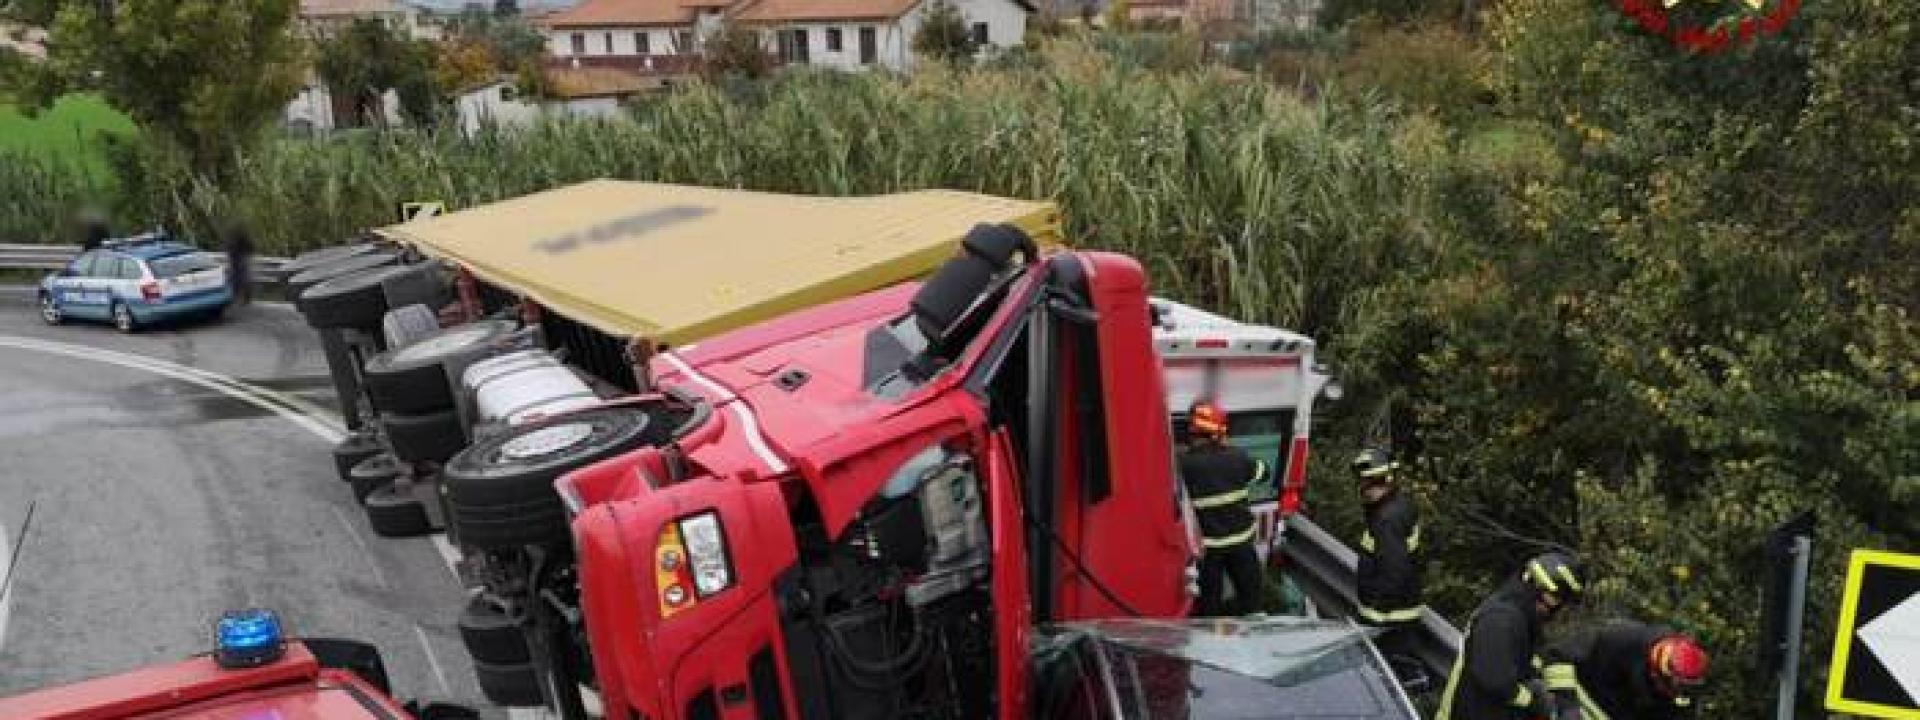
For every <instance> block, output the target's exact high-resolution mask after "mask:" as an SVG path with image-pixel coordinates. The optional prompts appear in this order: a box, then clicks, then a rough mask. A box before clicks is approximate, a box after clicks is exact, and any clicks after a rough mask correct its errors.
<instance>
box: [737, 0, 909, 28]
mask: <svg viewBox="0 0 1920 720" xmlns="http://www.w3.org/2000/svg"><path fill="white" fill-rule="evenodd" d="M918 4H920V0H743V2H741V3H740V4H739V5H737V6H736V8H737V9H736V10H734V12H733V19H734V20H738V21H740V22H748V23H781V22H796V21H804V20H892V19H894V18H897V17H900V16H901V15H905V14H906V13H907V11H908V10H912V9H913V6H915V5H918Z"/></svg>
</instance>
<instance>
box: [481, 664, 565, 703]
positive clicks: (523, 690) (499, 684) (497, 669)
mask: <svg viewBox="0 0 1920 720" xmlns="http://www.w3.org/2000/svg"><path fill="white" fill-rule="evenodd" d="M473 676H474V679H476V680H478V681H480V694H482V695H485V696H487V699H488V700H490V701H492V702H493V704H495V705H501V706H505V707H540V706H543V705H545V704H546V703H547V701H546V699H545V698H543V697H542V696H541V695H540V673H538V672H536V671H535V670H534V668H533V663H518V664H514V665H494V664H491V663H483V662H475V663H474V664H473Z"/></svg>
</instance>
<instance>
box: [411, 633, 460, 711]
mask: <svg viewBox="0 0 1920 720" xmlns="http://www.w3.org/2000/svg"><path fill="white" fill-rule="evenodd" d="M413 636H414V638H416V639H418V640H419V641H420V649H421V651H423V652H425V653H426V654H427V667H429V668H432V669H433V679H434V681H435V682H438V683H440V692H441V693H442V694H444V695H448V696H451V695H453V686H452V685H450V684H448V683H447V671H446V670H443V669H441V668H440V656H438V655H435V654H433V643H430V642H427V631H426V629H425V628H422V627H420V623H414V624H413Z"/></svg>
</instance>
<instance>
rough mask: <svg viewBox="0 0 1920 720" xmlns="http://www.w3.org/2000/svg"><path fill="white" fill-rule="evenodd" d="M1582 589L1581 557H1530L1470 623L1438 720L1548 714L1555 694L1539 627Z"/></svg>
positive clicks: (1493, 719) (1487, 719)
mask: <svg viewBox="0 0 1920 720" xmlns="http://www.w3.org/2000/svg"><path fill="white" fill-rule="evenodd" d="M1585 587H1586V578H1585V576H1584V575H1583V573H1582V572H1581V570H1580V567H1579V565H1578V562H1577V561H1576V560H1574V559H1573V558H1572V557H1569V556H1567V555H1564V554H1561V553H1548V554H1545V555H1541V556H1539V557H1536V558H1534V559H1532V560H1529V561H1527V564H1526V566H1525V567H1524V568H1522V569H1521V571H1520V573H1519V574H1517V575H1515V576H1513V577H1511V578H1508V579H1507V581H1506V582H1505V583H1503V584H1501V586H1500V588H1499V589H1497V590H1495V591H1494V592H1493V595H1491V596H1489V597H1488V598H1487V599H1486V601H1485V602H1482V603H1480V608H1479V609H1477V610H1475V611H1474V612H1473V619H1472V620H1470V621H1469V622H1468V623H1467V635H1466V638H1464V639H1463V640H1462V641H1461V649H1460V657H1459V658H1458V659H1456V660H1454V663H1453V673H1452V675H1451V676H1450V677H1448V678H1447V689H1446V692H1445V693H1443V694H1442V695H1441V698H1440V714H1439V715H1437V716H1435V720H1521V719H1529V720H1530V719H1532V718H1553V717H1555V716H1556V715H1557V709H1556V698H1555V697H1554V696H1553V694H1552V693H1550V692H1548V689H1547V686H1546V682H1545V680H1544V679H1543V678H1542V676H1541V674H1540V668H1541V662H1540V658H1539V656H1538V655H1536V654H1535V653H1536V652H1538V651H1539V647H1540V632H1541V626H1542V625H1544V624H1545V623H1546V622H1547V621H1549V620H1552V619H1553V616H1554V615H1555V614H1556V613H1558V612H1559V611H1560V609H1561V608H1562V607H1565V606H1566V605H1567V604H1568V603H1572V602H1576V601H1578V600H1579V598H1580V594H1581V592H1582V591H1583V589H1584V588H1585Z"/></svg>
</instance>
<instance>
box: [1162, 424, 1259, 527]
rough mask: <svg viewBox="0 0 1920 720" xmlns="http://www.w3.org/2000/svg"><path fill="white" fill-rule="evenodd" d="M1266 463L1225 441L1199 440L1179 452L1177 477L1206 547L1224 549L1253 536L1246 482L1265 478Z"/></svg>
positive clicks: (1251, 515)
mask: <svg viewBox="0 0 1920 720" xmlns="http://www.w3.org/2000/svg"><path fill="white" fill-rule="evenodd" d="M1266 467H1267V466H1266V463H1262V462H1258V461H1256V460H1254V459H1253V458H1252V457H1251V456H1249V455H1247V452H1246V451H1245V450H1241V449H1240V448H1237V447H1233V446H1231V445H1227V444H1224V443H1206V444H1202V445H1200V446H1198V447H1194V448H1191V449H1189V450H1187V452H1185V453H1184V454H1182V455H1181V456H1180V478H1181V479H1182V480H1184V481H1185V482H1186V484H1187V495H1188V499H1187V501H1188V502H1189V503H1191V504H1192V505H1193V514H1194V515H1195V516H1196V517H1197V518H1199V521H1200V537H1201V544H1202V545H1203V546H1205V547H1206V549H1208V550H1225V549H1227V548H1232V547H1238V546H1240V545H1243V544H1245V543H1248V542H1251V541H1252V540H1253V536H1254V520H1253V511H1252V510H1250V509H1248V507H1247V486H1248V485H1251V484H1253V483H1255V482H1257V481H1260V480H1262V479H1265V477H1266Z"/></svg>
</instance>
